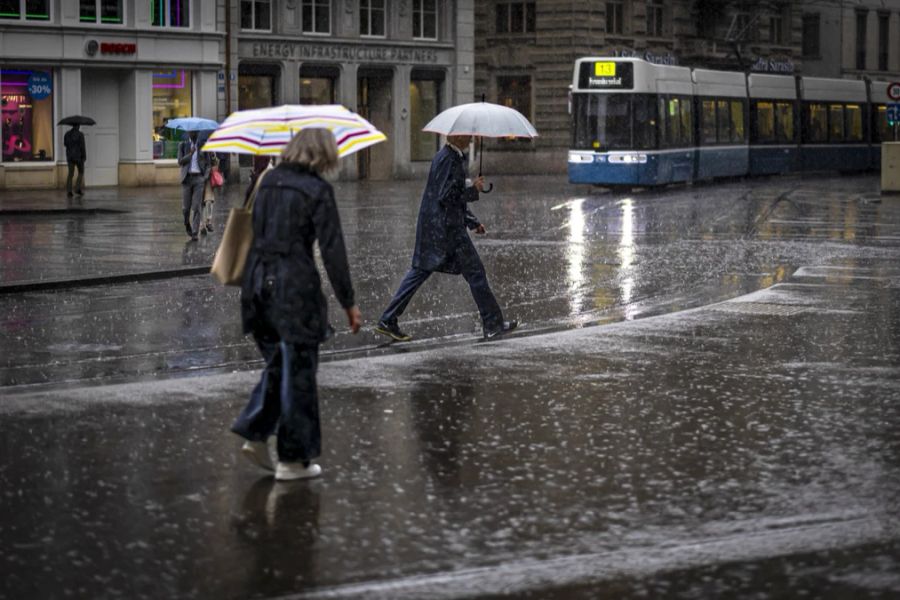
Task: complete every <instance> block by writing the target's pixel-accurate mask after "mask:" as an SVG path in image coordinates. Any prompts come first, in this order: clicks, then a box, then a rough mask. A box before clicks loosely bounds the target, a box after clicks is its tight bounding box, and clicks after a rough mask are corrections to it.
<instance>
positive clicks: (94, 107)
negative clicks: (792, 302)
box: [81, 69, 119, 186]
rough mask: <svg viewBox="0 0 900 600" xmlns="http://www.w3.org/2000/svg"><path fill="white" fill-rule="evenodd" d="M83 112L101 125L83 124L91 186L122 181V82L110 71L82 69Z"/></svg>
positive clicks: (86, 180)
mask: <svg viewBox="0 0 900 600" xmlns="http://www.w3.org/2000/svg"><path fill="white" fill-rule="evenodd" d="M81 106H82V114H84V115H85V116H88V117H91V118H92V119H94V120H95V121H96V122H97V124H96V125H92V126H90V127H87V126H85V127H82V128H81V131H82V132H83V133H84V144H85V149H86V150H87V160H86V161H85V163H84V183H85V185H87V186H96V185H117V184H118V183H119V81H118V79H117V78H116V76H115V75H114V73H111V72H109V71H106V72H98V71H92V70H89V69H83V70H82V71H81Z"/></svg>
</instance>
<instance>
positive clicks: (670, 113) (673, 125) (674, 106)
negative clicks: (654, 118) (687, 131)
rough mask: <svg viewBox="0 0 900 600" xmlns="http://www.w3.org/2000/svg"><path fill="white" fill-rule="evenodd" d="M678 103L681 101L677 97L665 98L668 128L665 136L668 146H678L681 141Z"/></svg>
mask: <svg viewBox="0 0 900 600" xmlns="http://www.w3.org/2000/svg"><path fill="white" fill-rule="evenodd" d="M680 104H681V101H680V100H679V99H678V98H667V99H666V126H667V128H668V131H667V133H666V138H667V139H668V141H669V145H670V146H678V145H680V143H681V118H680V115H679V112H680V111H679V105H680Z"/></svg>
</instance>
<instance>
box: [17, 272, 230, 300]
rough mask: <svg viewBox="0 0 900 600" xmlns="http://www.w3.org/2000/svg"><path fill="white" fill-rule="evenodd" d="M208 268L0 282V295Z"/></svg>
mask: <svg viewBox="0 0 900 600" xmlns="http://www.w3.org/2000/svg"><path fill="white" fill-rule="evenodd" d="M210 268H212V265H201V266H197V267H184V268H180V269H165V270H162V271H143V272H140V273H123V274H120V275H100V276H97V277H82V278H79V279H42V280H39V281H20V282H13V283H0V295H3V294H16V293H20V292H44V291H49V290H65V289H70V288H80V287H95V286H100V285H113V284H117V283H134V282H140V281H155V280H158V279H172V278H175V277H191V276H193V275H202V274H207V273H209V270H210Z"/></svg>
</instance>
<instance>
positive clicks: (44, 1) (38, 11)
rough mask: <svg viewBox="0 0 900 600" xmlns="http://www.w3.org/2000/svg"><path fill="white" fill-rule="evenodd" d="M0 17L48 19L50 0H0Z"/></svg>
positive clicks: (32, 19)
mask: <svg viewBox="0 0 900 600" xmlns="http://www.w3.org/2000/svg"><path fill="white" fill-rule="evenodd" d="M0 19H16V20H26V21H49V20H50V0H0Z"/></svg>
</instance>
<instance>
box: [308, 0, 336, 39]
mask: <svg viewBox="0 0 900 600" xmlns="http://www.w3.org/2000/svg"><path fill="white" fill-rule="evenodd" d="M303 33H321V34H323V35H327V34H330V33H331V0H303Z"/></svg>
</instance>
